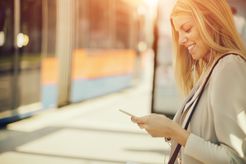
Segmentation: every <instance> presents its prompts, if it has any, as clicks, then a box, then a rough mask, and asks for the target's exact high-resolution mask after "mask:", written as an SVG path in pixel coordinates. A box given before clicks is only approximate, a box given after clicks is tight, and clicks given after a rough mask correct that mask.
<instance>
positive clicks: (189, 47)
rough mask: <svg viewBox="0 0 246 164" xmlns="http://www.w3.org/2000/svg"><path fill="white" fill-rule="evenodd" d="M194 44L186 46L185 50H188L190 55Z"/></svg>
mask: <svg viewBox="0 0 246 164" xmlns="http://www.w3.org/2000/svg"><path fill="white" fill-rule="evenodd" d="M195 45H196V44H195V43H193V44H190V45H189V46H187V48H188V50H189V53H191V51H192V50H193V49H194V47H195Z"/></svg>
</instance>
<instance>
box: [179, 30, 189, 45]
mask: <svg viewBox="0 0 246 164" xmlns="http://www.w3.org/2000/svg"><path fill="white" fill-rule="evenodd" d="M187 41H188V38H187V37H186V36H185V34H182V33H179V44H180V45H185V43H186V42H187Z"/></svg>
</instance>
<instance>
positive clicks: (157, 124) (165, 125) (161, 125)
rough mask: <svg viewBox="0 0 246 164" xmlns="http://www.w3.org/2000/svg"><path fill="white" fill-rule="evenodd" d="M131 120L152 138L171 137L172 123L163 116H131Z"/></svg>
mask: <svg viewBox="0 0 246 164" xmlns="http://www.w3.org/2000/svg"><path fill="white" fill-rule="evenodd" d="M131 120H132V121H133V122H134V123H137V124H138V126H139V127H140V128H144V129H145V130H146V131H147V132H148V133H149V134H150V135H151V136H152V137H171V136H170V135H171V134H170V133H171V131H172V124H173V121H172V120H170V119H169V118H167V117H166V116H164V115H160V114H150V115H147V116H143V117H134V116H132V117H131Z"/></svg>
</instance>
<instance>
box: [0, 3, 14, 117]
mask: <svg viewBox="0 0 246 164" xmlns="http://www.w3.org/2000/svg"><path fill="white" fill-rule="evenodd" d="M13 27H14V1H13V0H8V1H5V0H0V93H1V94H0V112H4V111H7V110H8V109H11V108H12V104H13V98H12V94H13V93H12V92H13V87H12V86H13V71H14V65H13V62H14V55H15V48H14V28H13Z"/></svg>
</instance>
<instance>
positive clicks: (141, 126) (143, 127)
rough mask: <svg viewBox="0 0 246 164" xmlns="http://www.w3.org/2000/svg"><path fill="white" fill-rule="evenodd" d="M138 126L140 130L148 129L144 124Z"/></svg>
mask: <svg viewBox="0 0 246 164" xmlns="http://www.w3.org/2000/svg"><path fill="white" fill-rule="evenodd" d="M138 126H139V127H140V128H141V129H145V130H146V129H147V128H148V125H146V124H138Z"/></svg>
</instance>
